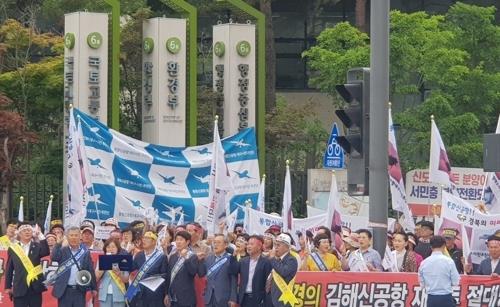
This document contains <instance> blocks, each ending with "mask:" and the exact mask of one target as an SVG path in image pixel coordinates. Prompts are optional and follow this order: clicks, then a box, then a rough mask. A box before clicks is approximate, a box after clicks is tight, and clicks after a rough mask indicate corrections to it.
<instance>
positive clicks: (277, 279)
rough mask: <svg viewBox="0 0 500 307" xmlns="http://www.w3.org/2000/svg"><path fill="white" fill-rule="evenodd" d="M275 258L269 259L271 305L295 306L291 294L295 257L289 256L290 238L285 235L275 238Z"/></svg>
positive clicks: (277, 306)
mask: <svg viewBox="0 0 500 307" xmlns="http://www.w3.org/2000/svg"><path fill="white" fill-rule="evenodd" d="M275 245H276V246H275V257H273V258H271V267H272V269H273V271H272V273H271V278H272V283H271V289H270V290H271V291H270V294H271V297H270V298H271V303H272V306H274V307H284V306H295V304H296V303H298V301H297V299H296V298H295V295H294V294H293V280H294V279H295V275H296V274H297V270H298V267H299V265H298V262H297V258H296V257H295V256H292V255H291V254H290V247H291V246H292V238H291V236H290V235H288V234H286V233H282V234H280V235H278V236H277V237H276V244H275Z"/></svg>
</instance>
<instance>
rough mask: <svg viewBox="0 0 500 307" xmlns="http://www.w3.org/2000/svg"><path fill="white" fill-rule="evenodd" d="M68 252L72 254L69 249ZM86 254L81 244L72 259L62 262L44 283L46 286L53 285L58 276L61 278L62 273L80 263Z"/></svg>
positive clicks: (85, 248)
mask: <svg viewBox="0 0 500 307" xmlns="http://www.w3.org/2000/svg"><path fill="white" fill-rule="evenodd" d="M69 252H70V253H72V251H71V248H70V250H69ZM87 252H88V249H87V247H85V245H83V244H80V248H79V249H78V251H77V252H76V254H75V255H74V256H73V257H71V258H69V259H67V260H66V261H64V262H63V263H62V264H61V265H59V267H58V268H57V270H56V271H55V272H54V274H52V276H51V277H50V278H49V279H47V280H46V281H45V282H44V283H45V284H46V285H50V284H52V283H54V282H55V281H56V279H58V278H59V276H61V275H62V274H63V273H64V272H66V271H67V270H69V269H70V268H71V267H72V266H73V265H74V264H77V263H78V262H80V260H81V259H82V257H83V256H84V255H85V254H86V253H87Z"/></svg>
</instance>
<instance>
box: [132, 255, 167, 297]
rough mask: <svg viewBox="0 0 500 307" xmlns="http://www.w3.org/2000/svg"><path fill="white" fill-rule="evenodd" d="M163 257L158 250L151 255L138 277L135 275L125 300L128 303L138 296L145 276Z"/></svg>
mask: <svg viewBox="0 0 500 307" xmlns="http://www.w3.org/2000/svg"><path fill="white" fill-rule="evenodd" d="M161 255H163V252H161V251H159V250H157V249H156V250H155V251H154V252H153V254H152V255H151V257H149V259H148V260H146V262H144V264H143V265H142V266H141V268H140V269H139V272H137V275H135V278H134V280H133V281H132V283H131V284H130V286H129V287H128V289H127V292H126V293H125V299H126V300H127V301H128V302H130V301H131V300H132V299H133V298H134V296H135V295H136V294H137V292H139V289H140V287H139V283H140V282H141V280H142V279H143V278H144V276H145V275H146V273H147V272H148V271H149V269H150V268H151V267H152V266H153V265H155V263H156V262H157V261H158V260H160V259H161Z"/></svg>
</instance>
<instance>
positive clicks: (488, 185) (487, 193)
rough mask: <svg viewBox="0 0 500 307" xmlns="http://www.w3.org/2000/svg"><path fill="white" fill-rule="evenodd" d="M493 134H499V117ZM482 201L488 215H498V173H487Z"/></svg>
mask: <svg viewBox="0 0 500 307" xmlns="http://www.w3.org/2000/svg"><path fill="white" fill-rule="evenodd" d="M495 133H496V134H500V116H499V117H498V123H497V130H496V131H495ZM483 200H484V205H485V206H486V209H487V210H488V212H489V213H493V214H498V213H500V172H491V173H487V175H486V182H485V185H484V189H483Z"/></svg>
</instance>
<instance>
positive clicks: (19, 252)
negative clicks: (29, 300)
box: [9, 244, 43, 287]
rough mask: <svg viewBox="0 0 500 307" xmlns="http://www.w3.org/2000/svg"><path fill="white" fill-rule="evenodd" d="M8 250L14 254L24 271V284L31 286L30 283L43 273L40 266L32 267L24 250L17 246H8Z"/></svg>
mask: <svg viewBox="0 0 500 307" xmlns="http://www.w3.org/2000/svg"><path fill="white" fill-rule="evenodd" d="M9 248H10V249H11V250H12V251H13V252H14V254H16V256H17V257H18V258H19V260H20V261H21V263H22V264H23V267H24V269H25V270H26V273H27V275H26V284H27V285H28V287H29V285H31V283H32V282H33V281H35V280H37V279H38V276H39V275H41V274H42V273H43V270H42V266H41V265H37V266H34V265H33V263H32V262H31V259H30V258H29V257H28V255H26V254H25V253H24V249H23V248H22V247H21V246H20V245H19V244H10V246H9Z"/></svg>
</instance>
